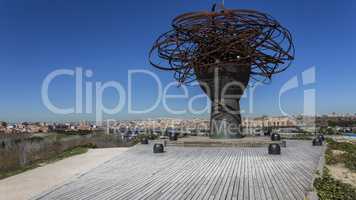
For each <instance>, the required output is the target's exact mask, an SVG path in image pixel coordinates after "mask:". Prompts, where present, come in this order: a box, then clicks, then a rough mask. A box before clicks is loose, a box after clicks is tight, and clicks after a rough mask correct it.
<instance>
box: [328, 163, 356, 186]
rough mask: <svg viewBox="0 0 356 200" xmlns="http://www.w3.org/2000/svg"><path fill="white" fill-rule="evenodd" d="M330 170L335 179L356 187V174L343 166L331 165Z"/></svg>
mask: <svg viewBox="0 0 356 200" xmlns="http://www.w3.org/2000/svg"><path fill="white" fill-rule="evenodd" d="M328 169H329V170H330V174H331V175H332V176H333V177H334V178H335V179H337V180H340V181H342V182H344V183H348V184H351V185H352V186H354V187H356V173H355V172H351V171H350V170H349V169H347V168H346V167H345V166H344V165H343V164H336V165H331V166H328Z"/></svg>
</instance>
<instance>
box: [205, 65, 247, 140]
mask: <svg viewBox="0 0 356 200" xmlns="http://www.w3.org/2000/svg"><path fill="white" fill-rule="evenodd" d="M213 70H214V71H213V72H212V71H211V70H210V71H209V72H208V73H201V74H200V73H198V74H200V76H199V78H200V80H201V81H200V83H201V87H202V89H203V91H204V92H205V93H206V94H207V95H208V96H209V97H210V100H211V101H212V103H211V116H210V137H213V138H240V137H241V136H242V135H241V132H242V129H241V114H240V97H241V96H242V95H243V93H244V90H245V88H246V86H247V84H248V82H249V77H250V66H249V65H242V66H241V65H224V66H221V67H219V68H215V69H213ZM203 74H204V75H203Z"/></svg>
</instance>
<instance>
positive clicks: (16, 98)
mask: <svg viewBox="0 0 356 200" xmlns="http://www.w3.org/2000/svg"><path fill="white" fill-rule="evenodd" d="M213 2H216V1H207V0H194V1H193V0H190V1H187V0H169V1H167V0H164V1H163V0H160V1H158V0H155V1H148V0H147V1H98V0H97V1H94V0H93V1H85V0H81V1H79V0H73V1H69V0H33V1H28V0H1V1H0V26H1V27H0V70H1V78H0V91H1V93H0V120H5V121H39V120H63V119H69V120H78V119H92V118H93V115H86V114H82V115H63V116H62V115H55V114H52V113H51V112H50V111H48V110H47V109H46V107H44V105H43V103H42V101H41V96H40V92H41V84H42V81H43V79H44V78H45V77H46V75H47V74H48V73H50V72H52V71H53V70H56V69H59V68H66V69H74V68H75V67H83V68H85V69H92V70H93V72H94V75H93V77H92V78H90V79H89V80H90V81H93V82H94V81H102V82H106V81H111V80H115V81H118V82H120V83H121V84H122V85H123V86H124V87H125V88H126V87H127V71H128V70H129V69H149V70H152V71H153V72H155V73H156V72H157V73H158V75H159V76H160V77H161V78H162V79H163V80H164V83H168V82H169V81H170V80H172V76H171V74H170V73H167V72H159V71H158V70H156V69H154V68H153V67H151V66H150V65H149V64H148V61H147V56H148V51H149V49H150V47H151V45H152V43H153V41H154V40H155V39H156V38H157V36H158V35H159V34H161V33H163V32H164V31H167V30H169V28H170V27H169V26H170V22H171V20H172V19H173V18H174V17H175V16H176V15H178V14H181V13H184V12H189V11H196V10H208V9H210V7H211V5H212V3H213ZM225 5H226V7H229V8H249V9H256V10H259V11H263V12H267V13H269V14H271V15H272V16H274V17H275V18H276V19H278V20H279V21H280V22H281V23H282V24H283V25H284V26H285V27H287V28H288V29H290V31H291V32H292V34H293V36H294V43H295V47H296V56H295V57H296V59H295V61H294V62H293V65H292V67H291V68H290V69H288V71H287V72H285V73H283V74H280V75H279V76H276V77H275V78H274V79H273V82H272V83H271V84H269V85H266V86H263V87H259V88H258V89H257V90H256V94H255V102H254V111H255V112H254V113H253V114H254V115H262V114H270V115H279V114H280V112H279V110H278V104H277V100H278V91H279V90H280V88H281V86H282V85H283V84H284V83H285V82H286V81H287V80H289V79H290V78H292V77H293V76H295V75H300V74H301V72H303V71H304V70H305V69H308V68H309V67H311V66H315V67H316V83H315V84H312V85H309V86H306V87H301V88H298V89H296V90H293V91H290V92H288V93H286V94H285V95H284V96H283V104H284V106H285V109H286V110H287V111H288V112H290V113H300V112H302V108H303V91H304V89H308V88H309V89H310V88H315V89H316V93H317V100H316V101H317V103H316V105H317V112H318V113H329V112H333V111H335V112H342V113H346V112H350V113H356V55H355V54H356V51H355V50H356V49H355V46H356V40H355V37H356V36H355V35H356V30H355V29H356V22H355V19H356V12H355V10H356V7H355V3H353V1H352V0H344V1H336V0H330V1H325V0H314V1H309V0H308V1H307V0H290V1H277V0H274V1H267V0H263V1H262V0H259V1H257V0H256V1H247V0H238V1H237V0H234V1H233V0H225ZM137 80H138V79H137ZM153 86H154V82H153V81H152V80H151V79H147V78H141V79H140V81H136V82H135V85H134V93H133V98H134V106H135V108H138V107H144V106H145V105H150V104H152V102H153V101H154V98H155V97H156V95H157V94H155V92H152V91H151V88H152V87H153ZM189 92H190V95H191V94H196V93H199V92H200V91H199V89H198V88H190V89H189ZM171 93H181V92H180V90H179V89H172V90H171ZM50 98H51V99H52V100H53V102H54V103H56V105H60V106H61V107H65V106H71V105H74V80H73V78H71V77H62V78H58V79H56V81H55V82H53V85H52V86H51V88H50ZM117 100H118V97H117V95H116V94H115V93H114V92H113V91H107V92H106V93H105V96H104V103H105V104H106V105H107V106H108V107H109V106H110V105H114V103H115V101H117ZM169 103H170V106H171V107H174V108H184V107H187V101H186V100H184V99H183V100H174V101H172V102H169ZM196 103H197V106H199V102H196ZM125 106H126V107H127V101H126V105H125ZM247 106H248V101H246V100H242V107H243V108H244V107H247ZM158 116H167V113H165V112H164V111H163V108H162V103H161V104H160V106H159V108H158V109H156V110H155V111H153V112H152V113H150V114H146V115H128V114H127V110H126V109H124V110H123V111H122V112H120V113H118V114H116V115H114V116H109V117H110V118H117V119H125V118H128V119H132V118H143V117H158ZM184 116H187V117H195V116H191V115H189V114H187V115H184ZM203 116H207V114H204V115H203ZM177 117H179V116H177ZM197 117H199V116H197Z"/></svg>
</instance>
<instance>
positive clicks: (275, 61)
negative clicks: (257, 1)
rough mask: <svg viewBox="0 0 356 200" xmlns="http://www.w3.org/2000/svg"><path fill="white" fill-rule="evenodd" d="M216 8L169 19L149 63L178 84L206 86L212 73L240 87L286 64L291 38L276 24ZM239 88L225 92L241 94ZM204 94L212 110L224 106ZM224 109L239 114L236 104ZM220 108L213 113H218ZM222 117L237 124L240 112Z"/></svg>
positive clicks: (243, 12)
mask: <svg viewBox="0 0 356 200" xmlns="http://www.w3.org/2000/svg"><path fill="white" fill-rule="evenodd" d="M216 8H217V7H216V5H214V6H213V9H212V11H211V12H207V11H202V12H191V13H186V14H182V15H179V16H177V17H176V18H174V19H173V21H172V30H170V31H168V32H166V33H164V34H162V35H161V36H159V38H158V39H157V40H156V42H155V43H154V45H153V47H152V49H151V50H150V52H149V59H150V63H151V64H152V65H153V66H155V67H157V68H158V69H162V70H168V71H173V72H174V78H175V79H176V80H177V81H178V82H179V83H181V84H187V83H190V82H192V81H195V80H198V81H199V82H207V83H208V85H210V86H212V85H211V80H212V79H213V78H214V73H213V72H214V70H216V69H218V70H220V74H219V76H220V77H221V79H223V81H222V82H223V85H222V86H221V87H223V86H224V85H226V84H228V83H229V82H231V81H239V82H241V83H242V85H244V86H246V85H247V84H248V83H249V80H250V78H252V79H254V80H255V81H261V82H266V81H268V80H270V79H271V78H272V75H274V74H277V73H280V72H283V71H284V70H286V69H287V68H288V67H289V66H290V63H291V60H293V58H294V46H293V42H292V36H291V34H290V32H289V31H288V30H287V29H286V28H284V27H283V26H281V25H280V24H279V22H278V21H276V20H275V19H273V18H272V17H271V16H269V15H268V14H265V13H261V12H258V11H253V10H243V9H226V8H224V7H223V6H220V7H219V9H216ZM210 88H212V87H210ZM203 90H204V91H205V92H206V89H204V88H203ZM219 90H221V88H219ZM243 90H244V88H243V89H240V90H236V89H235V90H230V93H236V94H241V93H243ZM208 95H209V94H208ZM209 96H210V98H211V100H212V101H214V102H218V103H217V104H218V105H217V106H219V105H220V104H221V102H224V101H220V100H216V98H215V97H213V96H212V95H209ZM225 102H229V101H225ZM238 102H239V99H238V100H237V103H238ZM227 104H229V103H227ZM228 107H229V106H228ZM230 107H232V108H234V107H235V109H233V110H235V111H239V106H238V107H236V105H230ZM223 110H224V109H218V111H219V112H218V114H219V113H220V114H221V113H224V112H223ZM225 110H226V109H225ZM228 118H229V117H228ZM228 118H226V117H222V118H221V117H220V118H219V119H227V121H230V122H231V120H232V121H233V120H235V121H236V122H233V123H237V124H238V125H239V124H240V123H241V117H240V114H237V115H235V116H233V117H232V118H235V119H231V120H230V119H228ZM213 119H215V118H214V117H213V116H212V120H213Z"/></svg>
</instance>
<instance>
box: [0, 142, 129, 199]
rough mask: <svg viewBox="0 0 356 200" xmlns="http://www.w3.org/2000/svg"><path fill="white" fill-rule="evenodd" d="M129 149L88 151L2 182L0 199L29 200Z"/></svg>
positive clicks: (0, 184)
mask: <svg viewBox="0 0 356 200" xmlns="http://www.w3.org/2000/svg"><path fill="white" fill-rule="evenodd" d="M126 150H127V148H107V149H89V151H88V152H87V153H85V154H81V155H77V156H73V157H70V158H66V159H64V160H60V161H57V162H55V163H51V164H48V165H45V166H43V167H39V168H36V169H33V170H30V171H27V172H24V173H21V174H18V175H16V176H12V177H9V178H6V179H3V180H0V200H22V199H30V198H32V197H33V196H35V195H38V194H40V193H42V192H45V191H47V190H49V189H50V188H53V187H55V186H57V185H60V184H63V183H64V182H65V181H68V180H69V179H70V178H73V177H76V176H79V175H80V174H82V173H85V172H88V171H89V170H91V169H93V168H95V167H97V166H98V165H100V164H102V163H104V162H106V161H108V160H110V159H112V158H113V157H115V156H117V155H119V154H121V153H122V152H124V151H126ZM0 162H1V161H0Z"/></svg>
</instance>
